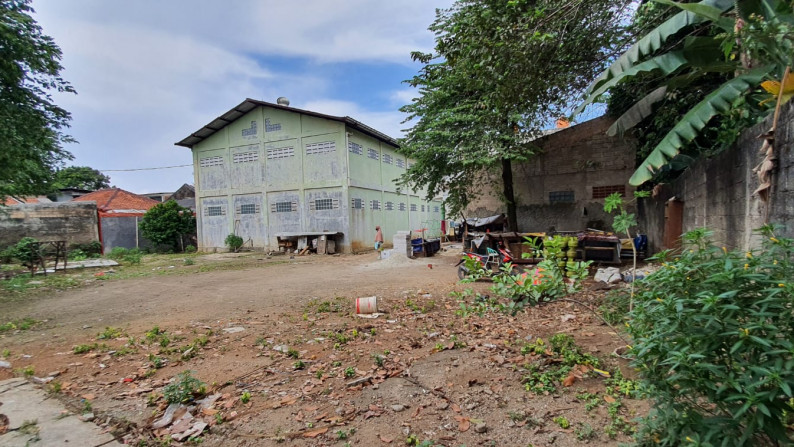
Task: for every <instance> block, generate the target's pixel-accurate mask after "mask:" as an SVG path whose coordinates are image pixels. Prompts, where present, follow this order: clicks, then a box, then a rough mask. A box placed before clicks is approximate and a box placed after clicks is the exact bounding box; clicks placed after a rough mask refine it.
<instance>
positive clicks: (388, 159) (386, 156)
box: [383, 154, 394, 165]
mask: <svg viewBox="0 0 794 447" xmlns="http://www.w3.org/2000/svg"><path fill="white" fill-rule="evenodd" d="M393 161H394V159H393V158H392V156H391V155H389V154H383V162H384V163H386V164H387V165H390V164H392V162H393Z"/></svg>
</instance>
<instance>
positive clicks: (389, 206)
mask: <svg viewBox="0 0 794 447" xmlns="http://www.w3.org/2000/svg"><path fill="white" fill-rule="evenodd" d="M386 211H394V202H386Z"/></svg>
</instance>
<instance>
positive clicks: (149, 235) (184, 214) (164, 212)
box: [139, 200, 196, 250]
mask: <svg viewBox="0 0 794 447" xmlns="http://www.w3.org/2000/svg"><path fill="white" fill-rule="evenodd" d="M139 227H140V229H141V234H142V235H143V237H145V238H146V239H149V240H150V241H152V242H153V243H155V244H156V245H167V246H169V247H171V248H173V249H180V250H181V249H184V237H185V236H190V235H193V234H195V233H196V217H195V216H193V212H192V211H190V208H184V207H182V206H179V204H178V203H176V201H174V200H169V201H166V202H163V203H158V204H157V205H155V206H153V207H151V208H149V211H147V212H146V214H144V216H143V220H141V223H140V224H139Z"/></svg>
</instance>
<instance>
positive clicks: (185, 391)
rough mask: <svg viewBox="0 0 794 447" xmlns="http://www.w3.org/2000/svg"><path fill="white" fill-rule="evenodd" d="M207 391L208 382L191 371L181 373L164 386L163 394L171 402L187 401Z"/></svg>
mask: <svg viewBox="0 0 794 447" xmlns="http://www.w3.org/2000/svg"><path fill="white" fill-rule="evenodd" d="M206 392H207V384H205V383H204V382H202V381H200V380H199V379H197V378H195V377H193V376H192V375H191V373H190V371H184V372H181V373H179V375H177V376H176V377H175V378H174V382H173V383H171V384H169V385H166V386H165V388H163V396H164V397H165V400H166V401H168V402H169V403H186V402H190V401H191V400H193V398H195V397H199V396H203V395H204V394H205V393H206Z"/></svg>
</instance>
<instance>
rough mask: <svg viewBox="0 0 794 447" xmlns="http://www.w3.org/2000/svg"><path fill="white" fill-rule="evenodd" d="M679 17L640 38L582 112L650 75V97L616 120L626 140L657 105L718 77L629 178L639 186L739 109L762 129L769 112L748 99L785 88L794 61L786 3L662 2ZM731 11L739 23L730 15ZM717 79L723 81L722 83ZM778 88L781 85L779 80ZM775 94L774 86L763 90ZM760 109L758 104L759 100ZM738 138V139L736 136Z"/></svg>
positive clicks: (793, 23)
mask: <svg viewBox="0 0 794 447" xmlns="http://www.w3.org/2000/svg"><path fill="white" fill-rule="evenodd" d="M656 1H657V2H659V3H663V4H666V5H671V6H674V7H676V8H678V9H680V10H681V11H680V12H679V13H677V14H675V15H674V16H672V17H670V18H669V19H668V20H666V21H664V22H663V23H661V24H660V25H659V26H657V27H655V28H654V29H652V30H650V31H649V32H648V33H647V34H646V35H644V36H642V37H641V38H640V39H639V40H638V41H637V42H636V43H635V44H634V45H633V46H631V47H630V48H629V49H628V50H627V51H626V52H625V53H624V54H623V55H621V56H620V57H619V58H618V59H617V60H616V61H615V62H614V63H613V64H612V65H611V66H610V67H609V68H608V69H607V70H606V71H604V72H603V73H602V74H601V76H600V77H599V78H598V79H596V81H594V82H593V84H592V85H591V86H590V88H589V89H588V93H587V98H586V100H585V101H584V103H583V104H582V106H580V108H581V107H584V106H585V105H587V104H590V103H592V102H594V101H596V100H598V99H599V98H601V97H602V96H603V95H605V94H607V93H608V92H609V91H611V90H612V89H614V88H615V87H617V86H619V85H620V84H621V83H622V82H626V81H629V80H632V79H636V78H638V77H641V76H647V75H652V77H653V79H654V81H655V82H651V83H647V84H646V88H647V90H645V94H646V95H645V96H644V97H643V98H642V99H640V100H639V101H637V102H636V103H635V104H634V105H633V106H631V107H630V108H628V110H626V112H625V113H624V114H623V115H622V116H621V117H620V118H618V120H617V121H616V122H615V125H614V126H613V127H612V128H611V129H610V130H609V133H610V134H613V135H614V134H617V133H621V132H622V131H624V130H626V129H629V128H631V127H633V126H635V125H637V124H638V123H640V122H642V121H644V120H645V119H648V118H649V117H650V116H651V115H652V114H654V113H655V107H654V106H655V105H656V104H657V103H659V102H660V101H662V100H664V99H665V98H668V97H670V96H673V95H676V92H677V91H678V90H680V89H681V88H682V87H684V88H686V87H688V86H689V85H691V84H692V82H694V81H697V80H698V79H703V78H704V77H706V76H712V78H711V79H712V81H713V80H715V78H714V77H713V76H714V75H715V74H718V75H719V74H725V73H735V75H729V76H724V75H723V76H722V79H720V82H710V83H707V84H701V86H702V93H701V98H700V100H699V101H697V102H696V103H695V104H693V105H691V106H689V107H687V108H683V109H680V110H678V112H679V114H681V115H682V117H681V118H680V119H679V120H677V121H676V122H675V124H674V125H673V126H672V128H670V129H669V131H668V132H667V133H666V134H664V136H663V137H662V138H660V139H659V141H658V144H656V146H655V147H654V148H653V150H652V151H650V153H649V154H648V155H647V157H646V158H645V160H644V161H643V162H642V163H641V165H640V166H639V167H638V168H637V171H636V172H635V173H634V175H633V176H632V177H631V179H630V183H631V184H633V185H640V184H642V183H644V182H646V181H648V180H650V179H651V178H652V177H653V175H654V174H655V173H656V172H658V170H659V169H661V168H662V167H664V166H665V165H667V164H668V163H669V162H670V160H671V159H673V158H674V157H676V156H677V155H678V154H679V152H680V151H681V150H682V148H685V147H686V145H687V144H688V143H690V142H691V141H693V140H694V139H695V138H696V137H697V136H698V135H699V134H700V133H701V132H702V131H703V130H704V128H707V125H708V124H709V122H710V121H711V120H712V119H713V118H715V117H718V116H726V115H728V114H730V113H731V112H732V111H733V110H735V109H736V108H737V106H738V107H741V109H742V112H744V113H745V114H747V115H749V117H750V118H751V119H749V120H746V121H747V122H746V123H745V125H749V124H752V123H754V122H758V121H759V120H760V119H762V118H763V117H764V116H766V115H767V114H768V113H769V112H770V111H771V108H769V107H767V108H763V107H762V104H759V105H758V106H753V105H752V104H749V103H746V104H742V102H743V101H745V99H746V97H747V94H748V93H749V92H751V91H754V90H760V89H759V86H760V85H761V84H762V81H764V80H765V79H766V80H768V82H778V84H777V85H778V86H779V85H780V84H781V83H785V79H783V78H784V74H785V73H786V72H787V67H790V66H791V65H792V60H793V58H794V13H792V5H791V3H790V2H787V1H785V0H738V1H737V0H704V1H702V2H700V3H675V2H672V1H671V0H656ZM728 12H730V13H731V14H733V15H734V16H733V17H727V16H726V15H725V14H726V13H728ZM717 79H719V78H717ZM778 79H779V80H780V81H776V80H778ZM765 87H769V84H765ZM756 103H758V101H756ZM733 135H734V138H735V136H736V135H738V132H734V133H733Z"/></svg>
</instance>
